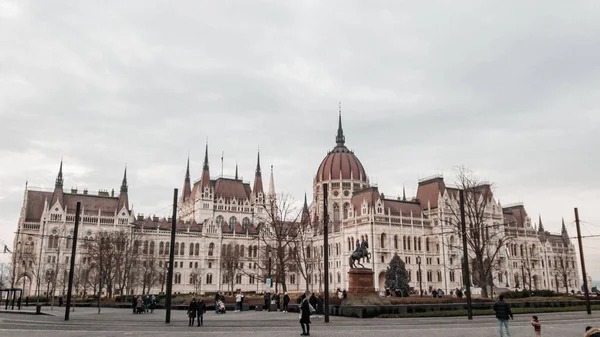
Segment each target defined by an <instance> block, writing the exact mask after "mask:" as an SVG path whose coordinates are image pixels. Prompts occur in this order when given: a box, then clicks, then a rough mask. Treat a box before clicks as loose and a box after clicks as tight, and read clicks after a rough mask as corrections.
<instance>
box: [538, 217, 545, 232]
mask: <svg viewBox="0 0 600 337" xmlns="http://www.w3.org/2000/svg"><path fill="white" fill-rule="evenodd" d="M543 231H544V224H542V215H541V214H538V232H543Z"/></svg>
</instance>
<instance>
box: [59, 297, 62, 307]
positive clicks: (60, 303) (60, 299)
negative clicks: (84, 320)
mask: <svg viewBox="0 0 600 337" xmlns="http://www.w3.org/2000/svg"><path fill="white" fill-rule="evenodd" d="M62 304H63V299H62V296H61V297H59V298H58V306H59V307H62Z"/></svg>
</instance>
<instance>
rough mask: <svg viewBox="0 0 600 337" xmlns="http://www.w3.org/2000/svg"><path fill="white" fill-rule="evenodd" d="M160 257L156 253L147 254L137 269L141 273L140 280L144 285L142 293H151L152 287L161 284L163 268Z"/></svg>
mask: <svg viewBox="0 0 600 337" xmlns="http://www.w3.org/2000/svg"><path fill="white" fill-rule="evenodd" d="M158 262H159V261H158V259H157V257H156V256H154V255H145V256H144V257H143V260H142V261H140V262H139V266H138V268H137V269H136V270H137V271H138V274H139V275H140V279H139V280H138V281H139V282H140V284H141V286H142V294H150V292H151V290H152V287H155V286H157V285H158V284H160V281H161V270H160V267H159V264H158Z"/></svg>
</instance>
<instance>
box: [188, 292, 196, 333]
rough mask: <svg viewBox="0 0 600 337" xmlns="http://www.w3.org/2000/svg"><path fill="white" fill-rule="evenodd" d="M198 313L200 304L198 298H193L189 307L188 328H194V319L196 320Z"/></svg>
mask: <svg viewBox="0 0 600 337" xmlns="http://www.w3.org/2000/svg"><path fill="white" fill-rule="evenodd" d="M197 311H198V303H197V302H196V298H195V297H194V298H192V301H191V302H190V305H189V306H188V311H187V314H188V326H194V319H195V318H196V312H197Z"/></svg>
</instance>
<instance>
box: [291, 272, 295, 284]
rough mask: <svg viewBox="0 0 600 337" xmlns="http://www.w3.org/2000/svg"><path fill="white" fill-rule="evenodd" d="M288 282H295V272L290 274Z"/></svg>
mask: <svg viewBox="0 0 600 337" xmlns="http://www.w3.org/2000/svg"><path fill="white" fill-rule="evenodd" d="M290 284H296V274H292V275H290Z"/></svg>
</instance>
